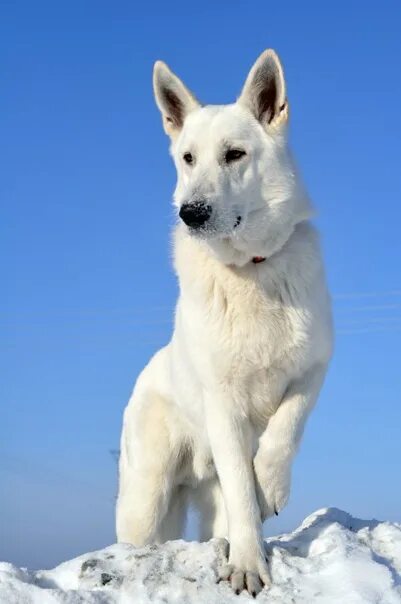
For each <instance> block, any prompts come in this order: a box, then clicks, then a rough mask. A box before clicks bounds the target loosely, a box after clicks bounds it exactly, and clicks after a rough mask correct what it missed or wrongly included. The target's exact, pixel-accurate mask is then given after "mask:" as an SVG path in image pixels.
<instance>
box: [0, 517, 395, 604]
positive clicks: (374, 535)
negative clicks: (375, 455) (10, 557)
mask: <svg viewBox="0 0 401 604" xmlns="http://www.w3.org/2000/svg"><path fill="white" fill-rule="evenodd" d="M266 548H267V551H268V554H269V561H270V562H269V563H270V569H271V574H272V580H273V585H272V587H271V588H270V589H268V590H267V589H264V590H263V591H262V592H261V593H260V594H259V595H258V597H257V601H258V602H260V603H266V604H279V603H280V604H282V603H283V602H285V604H312V603H316V604H362V603H363V604H401V525H400V524H395V523H389V522H378V521H376V520H371V521H364V520H358V519H356V518H353V517H352V516H350V515H349V514H347V513H345V512H342V511H341V510H337V509H335V508H327V509H322V510H319V511H318V512H316V513H315V514H312V515H311V516H309V517H308V518H307V519H306V520H305V521H304V522H303V523H302V525H301V526H300V527H299V528H298V529H297V530H295V531H294V532H293V533H288V534H284V535H281V536H279V537H273V538H270V539H266ZM222 561H223V547H222V543H221V541H219V540H217V539H214V540H211V541H209V542H208V543H197V542H191V543H187V542H185V541H170V542H168V543H165V544H163V545H150V546H147V547H144V548H135V547H134V546H132V545H127V544H117V545H111V546H110V547H107V548H105V549H103V550H101V551H97V552H92V553H90V554H85V555H83V556H80V557H78V558H75V559H74V560H71V561H69V562H64V563H63V564H60V566H57V567H56V568H55V569H53V570H42V571H29V570H27V569H24V568H17V567H16V566H13V565H12V564H8V563H7V562H3V563H0V602H1V604H55V603H57V604H59V603H62V604H82V603H85V604H92V603H93V604H117V603H118V604H128V603H129V604H147V603H148V602H152V603H156V604H159V603H160V604H161V603H164V604H166V603H167V604H189V603H197V604H224V603H225V602H236V603H237V604H241V602H245V601H247V602H250V601H252V599H251V597H250V596H249V595H248V594H247V593H246V592H243V593H242V594H241V595H240V596H236V595H234V593H233V592H232V591H231V589H230V587H229V585H228V584H227V583H219V584H216V575H217V573H216V569H217V566H218V565H219V564H220V563H221V562H222Z"/></svg>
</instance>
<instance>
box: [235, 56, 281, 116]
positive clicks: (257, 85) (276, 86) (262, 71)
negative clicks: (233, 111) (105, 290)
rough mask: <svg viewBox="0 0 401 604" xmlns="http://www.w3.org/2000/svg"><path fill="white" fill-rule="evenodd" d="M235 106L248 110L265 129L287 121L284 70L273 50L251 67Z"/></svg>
mask: <svg viewBox="0 0 401 604" xmlns="http://www.w3.org/2000/svg"><path fill="white" fill-rule="evenodd" d="M237 102H238V103H240V104H241V105H245V106H246V107H248V109H250V111H251V112H252V113H253V115H254V116H255V117H256V119H257V120H258V121H259V122H260V123H261V124H262V125H263V126H265V127H269V126H272V127H273V126H278V125H280V124H283V123H285V122H286V121H287V119H288V102H287V97H286V91H285V80H284V72H283V67H282V65H281V63H280V59H279V58H278V56H277V54H276V53H275V52H274V50H270V49H269V50H265V51H264V52H263V53H262V54H261V55H260V57H259V58H258V59H257V61H256V63H255V64H254V66H253V67H252V69H251V71H250V72H249V75H248V77H247V79H246V82H245V85H244V87H243V89H242V92H241V96H240V97H239V99H238V101H237Z"/></svg>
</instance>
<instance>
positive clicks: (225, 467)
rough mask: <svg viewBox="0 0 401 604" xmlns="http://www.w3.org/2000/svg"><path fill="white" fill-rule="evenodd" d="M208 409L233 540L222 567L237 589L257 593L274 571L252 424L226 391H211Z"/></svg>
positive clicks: (216, 463) (206, 407)
mask: <svg viewBox="0 0 401 604" xmlns="http://www.w3.org/2000/svg"><path fill="white" fill-rule="evenodd" d="M205 411H206V421H207V430H208V435H209V440H210V444H211V448H212V455H213V459H214V463H215V466H216V470H217V474H218V477H219V480H220V484H221V489H222V492H223V497H224V503H225V507H226V513H227V521H228V533H229V535H228V537H229V542H230V554H229V560H228V564H227V565H226V566H224V567H223V568H222V569H220V578H221V579H230V580H231V585H232V587H233V589H234V590H235V592H236V593H240V592H241V591H242V590H243V589H244V587H246V588H247V589H248V591H249V593H250V594H252V595H253V596H256V594H257V593H258V592H259V591H260V590H261V588H262V585H269V584H270V575H269V571H268V567H267V563H266V559H265V554H264V547H263V538H262V526H261V520H260V511H259V506H258V501H257V497H256V491H255V480H254V473H253V466H252V447H251V433H250V426H249V423H248V421H247V420H246V418H244V417H241V415H240V413H239V411H238V412H235V410H233V405H232V401H231V400H228V397H227V395H226V394H224V393H223V394H220V396H219V394H216V393H213V394H210V395H209V396H207V397H206V400H205Z"/></svg>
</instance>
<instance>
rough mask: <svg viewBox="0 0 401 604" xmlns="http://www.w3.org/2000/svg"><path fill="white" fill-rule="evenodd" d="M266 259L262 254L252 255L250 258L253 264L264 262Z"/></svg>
mask: <svg viewBox="0 0 401 604" xmlns="http://www.w3.org/2000/svg"><path fill="white" fill-rule="evenodd" d="M265 260H266V258H264V257H263V256H254V257H253V258H252V262H253V263H254V264H259V263H260V262H264V261H265Z"/></svg>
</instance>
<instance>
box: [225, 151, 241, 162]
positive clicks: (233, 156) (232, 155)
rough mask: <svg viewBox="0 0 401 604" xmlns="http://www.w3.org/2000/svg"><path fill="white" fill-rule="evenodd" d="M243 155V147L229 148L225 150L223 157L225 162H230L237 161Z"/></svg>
mask: <svg viewBox="0 0 401 604" xmlns="http://www.w3.org/2000/svg"><path fill="white" fill-rule="evenodd" d="M244 155H246V152H245V151H244V150H243V149H229V150H228V151H226V154H225V157H224V159H225V160H226V163H227V164H230V163H231V162H233V161H238V160H239V159H241V157H244Z"/></svg>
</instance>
